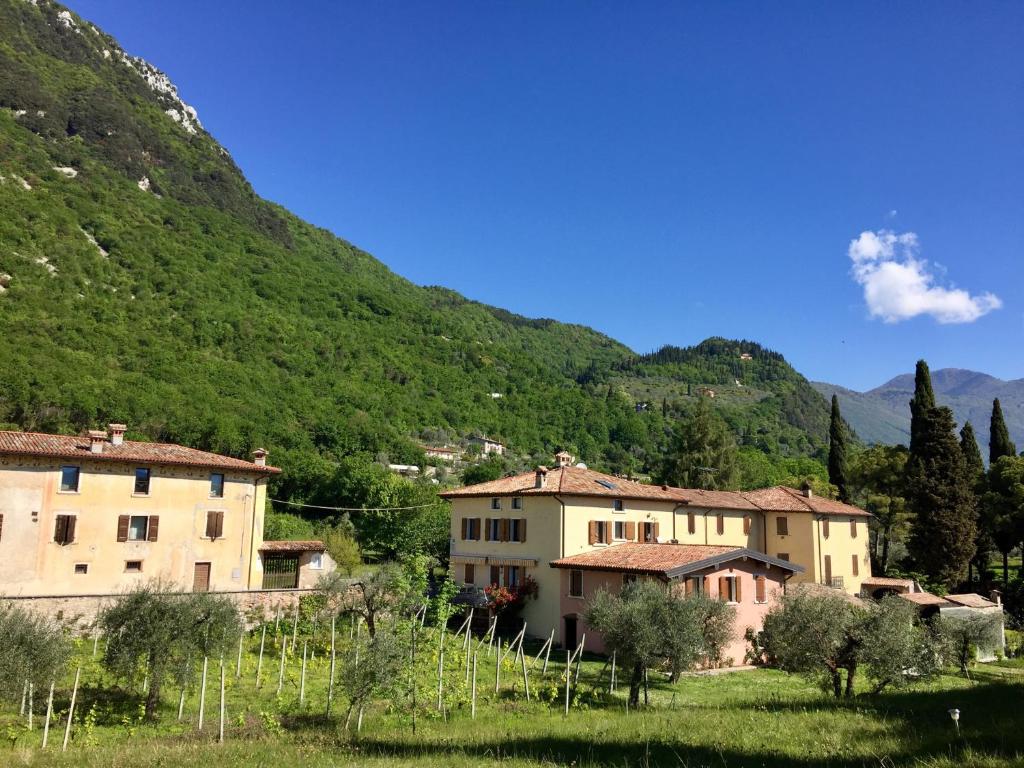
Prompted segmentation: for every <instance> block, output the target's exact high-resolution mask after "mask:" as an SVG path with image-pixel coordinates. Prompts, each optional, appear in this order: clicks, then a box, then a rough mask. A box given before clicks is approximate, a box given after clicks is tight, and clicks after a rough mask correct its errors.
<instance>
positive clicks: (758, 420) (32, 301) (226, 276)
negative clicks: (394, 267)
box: [0, 0, 827, 496]
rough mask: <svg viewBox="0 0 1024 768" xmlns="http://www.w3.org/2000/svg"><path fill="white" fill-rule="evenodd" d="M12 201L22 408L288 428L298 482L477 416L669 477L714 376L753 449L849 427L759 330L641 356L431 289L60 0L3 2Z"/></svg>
mask: <svg viewBox="0 0 1024 768" xmlns="http://www.w3.org/2000/svg"><path fill="white" fill-rule="evenodd" d="M0 210H2V211H3V216H2V217H0V360H3V366H2V368H0V427H3V426H6V427H17V428H23V429H34V430H43V431H72V430H80V429H83V428H87V427H94V426H96V425H99V424H103V423H106V422H108V421H124V422H126V423H128V424H129V430H130V433H131V435H132V436H134V437H137V438H150V439H158V440H167V441H174V442H181V443H185V444H189V445H195V446H199V447H203V448H206V449H210V450H215V451H220V452H225V453H229V454H234V455H245V454H246V453H247V452H248V451H250V450H251V449H252V448H254V447H256V446H258V445H265V446H266V447H268V448H270V449H271V451H272V459H273V461H274V463H276V464H279V465H281V466H283V467H284V468H285V469H286V470H288V473H287V474H286V478H285V480H284V481H283V482H284V483H285V485H286V487H283V488H279V489H278V491H277V492H278V493H284V494H287V493H292V494H295V495H298V496H302V495H303V489H302V487H301V486H302V482H303V481H302V479H301V478H302V477H304V476H305V474H307V473H308V472H310V471H311V470H310V469H309V467H311V466H322V465H323V462H324V461H325V460H326V461H327V462H328V463H330V462H332V461H335V460H337V459H338V458H340V457H342V456H352V455H358V456H363V457H366V458H367V460H371V461H372V460H379V459H382V458H384V457H385V456H386V457H387V458H388V459H389V460H391V461H393V462H417V461H419V460H422V458H423V456H422V453H421V452H420V450H419V448H418V447H417V445H418V444H419V443H420V442H421V441H424V440H426V441H431V442H449V441H457V440H460V439H463V438H465V437H466V436H467V435H469V434H471V433H474V432H483V433H487V434H489V435H492V436H495V437H498V438H500V439H502V440H504V441H506V442H507V444H508V445H509V446H510V448H511V449H512V450H513V451H514V452H515V454H516V455H517V456H518V457H519V459H518V460H519V461H523V462H525V461H526V460H527V459H528V458H531V457H536V458H547V457H549V456H550V453H551V451H552V449H554V448H557V447H562V446H566V447H570V448H572V449H574V450H575V451H576V453H577V455H579V456H580V457H581V458H583V459H584V460H586V461H588V462H590V463H592V464H593V465H594V466H597V467H601V468H604V469H608V470H612V471H644V470H647V471H650V470H651V468H652V467H654V466H655V465H656V463H657V461H658V458H659V456H660V452H661V450H662V447H663V445H664V443H665V440H666V437H667V435H668V434H669V432H670V420H671V418H672V417H673V416H675V415H678V414H680V413H683V412H685V410H686V399H687V396H688V395H687V392H689V397H691V398H692V397H693V388H694V386H713V387H715V388H716V390H718V391H719V393H720V394H718V399H716V403H721V408H722V409H723V411H724V412H726V414H727V417H728V418H729V420H730V422H731V423H732V424H733V425H734V427H735V428H736V431H737V434H738V435H739V436H740V438H741V440H742V441H743V442H744V443H746V444H747V445H750V446H756V447H757V448H759V449H761V450H763V451H764V452H766V453H767V454H771V455H780V456H788V455H792V456H803V455H820V453H821V450H822V447H823V445H824V437H825V431H826V428H827V405H826V403H825V402H824V400H823V399H821V398H820V397H817V396H816V395H815V394H814V392H813V390H811V389H810V388H809V386H808V385H807V382H806V380H804V379H803V377H801V376H799V374H797V373H796V372H795V371H793V370H792V368H790V367H789V366H788V365H787V364H786V363H785V361H784V360H783V359H782V357H781V356H779V355H777V354H775V353H770V352H767V351H764V350H761V349H760V347H757V345H754V344H751V343H749V342H727V341H724V340H709V341H708V342H705V343H704V344H701V345H699V346H697V347H694V348H691V349H689V350H678V349H675V348H671V349H667V350H662V351H661V352H659V353H656V354H654V355H647V356H637V355H635V354H634V353H633V352H632V351H631V350H629V349H628V348H626V347H625V346H623V345H622V344H619V343H618V342H616V341H614V340H613V339H610V338H608V337H606V336H604V335H602V334H600V333H597V332H595V331H593V330H591V329H588V328H585V327H581V326H577V325H568V324H564V323H559V322H555V321H553V320H531V319H527V318H524V317H520V316H517V315H514V314H511V313H509V312H506V311H504V310H501V309H496V308H493V307H488V306H485V305H482V304H479V303H477V302H473V301H470V300H468V299H466V298H464V297H462V296H460V295H458V294H456V293H454V292H452V291H449V290H445V289H443V288H432V287H426V288H425V287H420V286H416V285H414V284H412V283H410V282H409V281H407V280H404V279H403V278H401V277H399V276H398V275H395V274H394V273H392V272H391V271H389V270H388V269H387V268H386V267H385V266H384V265H383V264H381V263H380V262H378V261H377V260H375V259H374V258H373V257H371V256H370V255H369V254H367V253H364V252H363V251H361V250H359V249H358V248H356V247H355V246H353V245H352V244H350V243H347V242H345V241H344V240H341V239H339V238H337V237H335V236H334V235H332V234H331V233H329V232H327V231H325V230H323V229H319V228H317V227H314V226H312V225H310V224H308V223H306V222H304V221H302V220H300V219H298V218H297V217H295V216H293V215H292V214H290V213H289V212H288V211H286V210H284V209H283V208H281V207H280V206H277V205H274V204H272V203H269V202H267V201H265V200H262V199H261V198H260V197H259V196H258V195H256V193H255V192H254V191H253V189H252V188H251V186H250V185H249V184H248V182H247V181H246V180H245V178H244V176H243V175H242V173H241V172H240V171H239V169H238V168H237V166H236V165H235V164H234V163H233V161H232V160H231V157H230V155H229V154H228V152H227V151H226V150H225V149H224V148H223V147H221V146H220V145H219V144H218V143H217V142H216V141H215V140H214V139H213V138H212V137H211V136H210V135H209V134H208V133H206V132H205V131H204V130H203V128H202V126H201V124H200V122H199V119H198V116H197V115H196V113H195V111H194V110H192V108H191V107H189V106H188V105H187V104H185V103H184V102H183V101H182V100H181V98H180V97H179V96H178V93H177V91H176V89H175V87H174V86H173V84H171V83H170V81H169V80H168V79H167V78H166V76H164V75H163V74H162V73H161V72H159V71H158V70H157V69H155V68H154V67H152V66H151V65H150V64H148V63H146V62H144V61H142V60H141V59H138V58H134V57H132V56H129V55H128V54H127V53H125V52H124V51H123V50H122V49H121V47H120V46H119V45H118V44H117V42H116V41H115V40H113V39H112V38H111V37H110V36H108V35H106V34H104V33H103V32H102V31H100V30H98V29H96V28H95V27H94V26H93V25H91V24H89V23H87V22H85V21H83V20H82V19H80V18H79V17H78V16H77V15H75V14H73V13H71V12H69V11H68V10H66V9H65V8H63V7H62V6H60V5H58V4H56V3H53V2H50V1H49V0H33V1H31V2H30V1H29V0H0ZM741 350H750V352H749V354H751V355H752V359H751V360H750V361H740V359H739V354H740V351H741ZM730 381H732V382H733V383H731V384H730ZM654 399H657V400H658V405H657V406H656V407H652V406H648V407H647V408H644V406H643V403H644V402H647V401H649V400H654ZM662 399H664V400H665V401H666V403H665V406H664V408H662V407H661V405H660V401H661V400H662ZM638 401H640V404H638ZM670 401H671V402H670ZM288 483H293V485H292V486H290V487H288V486H287V484H288Z"/></svg>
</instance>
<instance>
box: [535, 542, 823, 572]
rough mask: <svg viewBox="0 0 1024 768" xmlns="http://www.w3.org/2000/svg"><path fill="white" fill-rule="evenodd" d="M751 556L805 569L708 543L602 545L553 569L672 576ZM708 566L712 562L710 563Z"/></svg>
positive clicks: (560, 561)
mask: <svg viewBox="0 0 1024 768" xmlns="http://www.w3.org/2000/svg"><path fill="white" fill-rule="evenodd" d="M744 557H749V558H753V559H756V560H760V561H762V562H767V563H772V564H776V565H779V567H782V568H788V569H789V570H792V571H794V572H798V571H802V570H803V568H801V567H800V566H798V565H794V564H791V563H788V562H785V561H782V560H776V559H775V558H773V557H769V556H767V555H765V554H763V553H761V552H755V551H752V550H749V549H744V548H741V547H719V546H714V545H707V544H647V543H640V542H636V543H633V542H630V543H626V544H615V545H613V546H610V547H602V548H600V549H595V550H592V551H589V552H582V553H580V554H578V555H571V556H569V557H563V558H560V559H558V560H553V561H552V562H551V567H552V568H573V569H578V570H592V571H621V572H626V573H647V574H653V575H657V576H667V577H671V576H673V575H677V572H682V571H686V570H688V568H687V567H688V566H693V570H698V569H699V568H700V567H702V566H700V565H699V564H702V563H705V562H706V561H712V560H713V561H717V562H719V563H721V562H728V561H730V560H739V559H740V558H744ZM707 564H708V565H709V566H710V565H711V563H707Z"/></svg>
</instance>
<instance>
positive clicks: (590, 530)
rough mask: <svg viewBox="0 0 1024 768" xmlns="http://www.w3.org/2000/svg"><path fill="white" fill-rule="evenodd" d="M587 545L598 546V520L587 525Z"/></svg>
mask: <svg viewBox="0 0 1024 768" xmlns="http://www.w3.org/2000/svg"><path fill="white" fill-rule="evenodd" d="M587 543H588V544H591V545H593V544H597V520H591V521H590V523H588V525H587Z"/></svg>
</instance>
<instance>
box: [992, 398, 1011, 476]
mask: <svg viewBox="0 0 1024 768" xmlns="http://www.w3.org/2000/svg"><path fill="white" fill-rule="evenodd" d="M1016 455H1017V446H1016V445H1014V444H1013V441H1012V440H1011V439H1010V430H1009V429H1007V428H1006V420H1005V419H1004V418H1003V406H1002V405H1001V404H1000V403H999V398H998V397H997V398H996V399H995V400H993V401H992V421H991V422H990V424H989V437H988V463H989V465H992V464H995V463H996V461H998V460H999V459H1000V458H1001V457H1003V456H1016Z"/></svg>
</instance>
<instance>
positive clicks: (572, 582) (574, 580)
mask: <svg viewBox="0 0 1024 768" xmlns="http://www.w3.org/2000/svg"><path fill="white" fill-rule="evenodd" d="M569 597H583V571H569Z"/></svg>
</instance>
